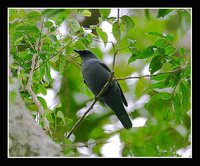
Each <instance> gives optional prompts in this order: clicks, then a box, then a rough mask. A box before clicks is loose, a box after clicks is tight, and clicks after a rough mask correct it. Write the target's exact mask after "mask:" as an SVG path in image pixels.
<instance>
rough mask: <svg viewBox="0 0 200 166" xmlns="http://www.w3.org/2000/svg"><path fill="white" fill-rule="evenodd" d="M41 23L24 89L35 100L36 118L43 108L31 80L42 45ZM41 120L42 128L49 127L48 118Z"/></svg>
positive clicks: (42, 111) (42, 112)
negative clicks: (36, 46) (35, 49)
mask: <svg viewBox="0 0 200 166" xmlns="http://www.w3.org/2000/svg"><path fill="white" fill-rule="evenodd" d="M43 24H44V20H43V21H42V27H41V34H40V38H39V40H38V48H39V49H38V50H37V53H36V54H33V58H32V63H31V70H30V73H29V78H28V82H27V85H26V90H27V91H28V93H29V94H30V95H31V97H32V99H33V102H35V104H36V106H37V108H38V116H39V117H38V120H39V119H40V115H39V114H41V115H43V114H44V109H43V107H42V105H41V103H40V101H39V100H38V98H37V96H36V94H35V93H34V92H33V89H32V80H33V74H34V70H35V67H36V66H37V65H38V60H37V56H38V52H39V51H40V50H41V47H42V45H41V38H42V29H43ZM38 122H39V121H38ZM43 122H44V128H45V129H46V130H48V129H49V122H48V120H47V119H46V118H45V117H43Z"/></svg>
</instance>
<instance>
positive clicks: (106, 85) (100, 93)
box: [66, 9, 119, 138]
mask: <svg viewBox="0 0 200 166" xmlns="http://www.w3.org/2000/svg"><path fill="white" fill-rule="evenodd" d="M117 18H118V26H119V9H118V11H117ZM112 46H113V50H114V57H113V71H112V72H111V75H110V77H109V78H108V80H107V82H106V83H105V85H104V86H103V88H102V89H101V91H100V92H99V94H98V95H97V96H95V98H94V101H93V103H92V104H91V105H90V107H89V108H88V109H87V111H86V112H85V113H84V114H83V116H82V117H81V118H80V119H79V120H78V121H77V122H76V123H75V125H74V126H73V127H72V129H71V131H70V132H69V134H68V135H67V137H66V138H69V137H70V136H71V135H72V133H73V132H74V130H75V129H76V128H77V127H78V126H79V125H80V123H81V122H82V121H83V119H84V118H85V116H86V115H87V114H88V113H89V112H90V110H92V109H93V107H94V105H95V104H96V102H97V101H98V100H99V99H100V97H101V96H102V95H103V93H104V92H105V91H106V89H107V87H108V86H109V85H110V84H111V82H112V81H113V80H114V79H113V78H114V67H115V58H116V55H117V53H118V48H117V49H116V48H115V45H114V43H113V42H112Z"/></svg>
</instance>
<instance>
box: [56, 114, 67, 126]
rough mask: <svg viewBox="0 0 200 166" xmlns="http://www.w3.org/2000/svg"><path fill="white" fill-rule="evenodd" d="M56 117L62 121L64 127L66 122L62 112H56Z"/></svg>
mask: <svg viewBox="0 0 200 166" xmlns="http://www.w3.org/2000/svg"><path fill="white" fill-rule="evenodd" d="M57 117H59V118H61V119H62V121H63V123H64V125H65V124H66V122H65V116H64V114H63V112H62V111H58V112H57Z"/></svg>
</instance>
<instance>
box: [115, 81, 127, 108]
mask: <svg viewBox="0 0 200 166" xmlns="http://www.w3.org/2000/svg"><path fill="white" fill-rule="evenodd" d="M117 85H118V87H119V91H120V96H121V98H122V101H123V103H124V105H125V106H128V103H127V101H126V98H125V96H124V94H123V92H122V89H121V87H120V85H119V83H118V82H117Z"/></svg>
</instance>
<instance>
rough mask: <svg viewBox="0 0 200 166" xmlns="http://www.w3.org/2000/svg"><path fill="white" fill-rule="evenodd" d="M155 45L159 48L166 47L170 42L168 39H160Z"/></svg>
mask: <svg viewBox="0 0 200 166" xmlns="http://www.w3.org/2000/svg"><path fill="white" fill-rule="evenodd" d="M154 45H155V46H157V47H159V48H166V47H167V46H169V45H170V43H169V42H168V41H167V40H166V39H158V40H157V41H156V42H155V44H154Z"/></svg>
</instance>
